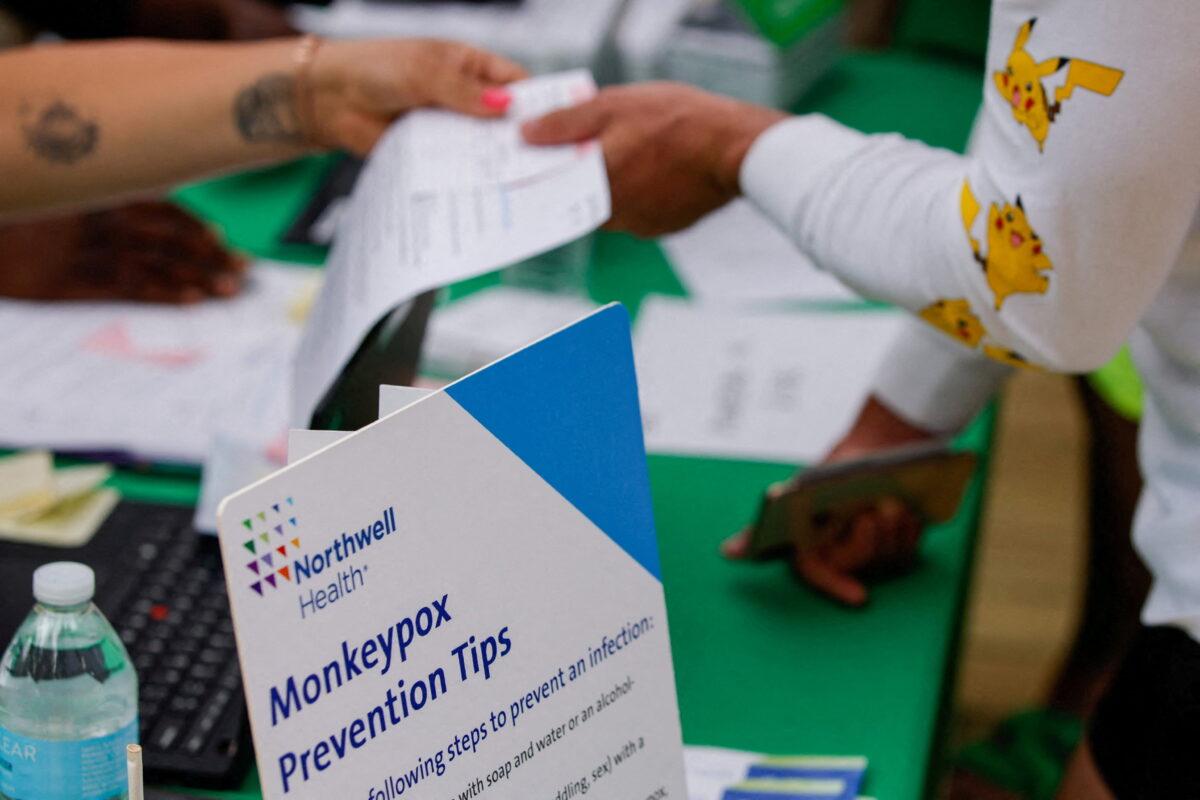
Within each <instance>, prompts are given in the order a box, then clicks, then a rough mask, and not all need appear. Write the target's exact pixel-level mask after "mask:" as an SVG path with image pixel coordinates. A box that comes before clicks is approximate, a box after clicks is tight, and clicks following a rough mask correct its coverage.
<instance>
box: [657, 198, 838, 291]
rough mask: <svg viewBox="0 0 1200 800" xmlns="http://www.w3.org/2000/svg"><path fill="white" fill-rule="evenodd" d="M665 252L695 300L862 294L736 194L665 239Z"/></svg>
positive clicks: (663, 243) (663, 241)
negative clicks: (819, 264) (825, 269)
mask: <svg viewBox="0 0 1200 800" xmlns="http://www.w3.org/2000/svg"><path fill="white" fill-rule="evenodd" d="M662 246H663V249H664V250H665V251H666V254H667V258H668V260H670V262H671V265H672V266H673V267H674V269H675V273H676V274H677V275H678V276H679V280H680V282H681V283H683V285H684V286H685V287H687V290H688V294H690V295H691V296H692V297H694V298H696V299H697V300H703V301H705V302H713V303H736V304H759V303H762V304H776V305H777V304H780V303H788V302H796V301H802V302H843V301H852V300H857V299H859V298H858V296H857V295H856V294H855V293H854V292H852V291H851V290H850V289H848V288H846V286H844V285H843V284H842V283H841V281H839V280H838V279H837V278H835V277H833V276H832V275H829V274H828V273H825V272H822V271H821V270H819V269H818V268H817V266H816V265H815V264H814V263H813V261H812V259H810V258H809V257H808V256H807V255H805V254H804V253H802V252H801V251H800V250H799V249H798V248H797V247H796V245H795V244H793V243H792V241H791V240H790V239H788V237H787V236H786V235H785V234H784V233H783V232H781V231H780V230H779V229H778V228H777V227H775V225H773V224H772V223H771V221H770V220H768V219H767V218H766V217H765V216H763V215H762V213H761V212H759V211H758V210H757V209H756V208H755V207H754V206H753V205H751V204H750V203H749V202H748V201H746V200H735V201H734V202H732V203H730V204H729V205H727V206H725V207H724V208H722V209H720V210H719V211H716V212H714V213H712V214H710V215H709V216H708V217H706V218H705V219H703V220H702V221H700V222H698V223H696V224H695V225H693V226H692V227H690V228H688V229H687V230H685V231H682V232H680V233H677V234H674V235H672V236H667V237H665V238H664V239H663V240H662Z"/></svg>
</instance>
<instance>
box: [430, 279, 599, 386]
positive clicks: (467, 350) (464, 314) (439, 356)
mask: <svg viewBox="0 0 1200 800" xmlns="http://www.w3.org/2000/svg"><path fill="white" fill-rule="evenodd" d="M596 308H597V306H596V304H595V303H593V302H591V301H590V300H588V299H586V298H584V297H579V296H577V295H567V294H551V293H548V292H539V291H534V290H530V289H517V288H514V287H511V286H497V287H495V288H492V289H485V290H483V291H481V292H477V293H475V294H473V295H471V296H469V297H465V298H463V299H462V300H459V301H457V302H455V303H452V304H450V305H448V306H445V307H443V308H439V309H437V310H436V311H435V312H434V313H433V317H432V319H430V321H429V331H428V333H427V334H426V336H425V348H424V352H423V353H422V362H421V363H422V365H423V367H424V368H425V369H428V370H429V371H431V372H433V373H435V374H439V375H445V376H448V377H455V378H457V377H461V376H463V375H466V374H467V373H469V372H474V371H475V370H477V369H480V368H482V367H485V366H487V365H488V364H490V363H492V362H493V361H495V360H497V359H499V358H503V357H504V356H506V355H508V354H509V353H512V352H514V351H516V350H519V349H520V348H522V347H524V346H525V345H527V344H529V343H531V342H534V341H536V340H538V339H540V338H542V337H543V336H546V335H547V334H550V333H553V332H554V331H556V330H558V329H559V328H562V327H564V326H566V325H570V324H571V323H572V322H575V321H576V320H578V319H581V318H582V317H585V316H587V315H588V314H590V313H591V312H593V311H595V310H596Z"/></svg>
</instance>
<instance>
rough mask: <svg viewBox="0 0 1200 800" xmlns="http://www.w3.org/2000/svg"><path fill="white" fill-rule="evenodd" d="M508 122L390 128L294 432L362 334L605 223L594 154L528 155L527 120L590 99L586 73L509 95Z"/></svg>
mask: <svg viewBox="0 0 1200 800" xmlns="http://www.w3.org/2000/svg"><path fill="white" fill-rule="evenodd" d="M510 89H511V92H512V98H513V99H512V104H511V106H510V109H509V114H508V116H507V117H505V118H503V119H493V120H483V119H473V118H468V117H464V116H460V115H456V114H452V113H450V112H446V111H432V110H426V111H416V112H413V113H411V114H409V115H408V116H406V117H405V118H404V119H402V120H400V121H399V122H398V123H396V124H395V125H393V126H392V127H391V128H390V129H389V130H388V132H387V133H386V135H385V136H384V137H383V139H382V140H381V141H380V143H379V145H378V146H377V147H376V148H375V151H374V152H373V153H372V154H371V158H370V160H369V161H368V162H367V166H366V168H365V169H364V170H363V172H362V175H361V176H360V177H359V181H358V184H357V186H356V187H355V192H354V195H353V197H352V198H351V200H350V203H351V205H350V208H349V211H348V213H347V214H346V217H345V228H344V229H343V230H341V231H339V234H338V237H337V240H336V242H335V244H334V247H333V250H332V252H331V253H330V256H329V262H328V267H327V279H326V283H325V288H324V291H323V292H322V294H321V296H320V297H319V298H318V300H317V304H316V306H315V308H314V309H313V314H312V318H311V320H310V324H309V326H308V329H307V330H306V331H305V335H304V339H303V341H302V343H301V348H300V355H299V358H298V360H297V366H296V374H295V392H294V396H293V413H292V423H293V425H295V426H296V427H307V425H308V422H309V419H310V417H311V414H312V411H313V409H314V408H315V407H316V404H317V402H318V401H319V399H320V398H321V396H322V395H323V394H324V392H325V391H326V389H327V388H328V387H329V385H330V384H331V383H332V381H333V380H334V378H335V376H336V375H337V374H338V372H339V371H340V370H341V368H342V366H343V365H344V364H345V363H346V361H347V360H348V359H349V358H350V357H351V355H353V353H354V352H355V350H356V349H357V348H358V346H359V343H360V342H361V341H362V339H363V336H364V335H365V334H366V332H367V331H369V330H370V329H371V327H372V326H373V325H374V324H375V323H376V322H378V321H379V319H380V318H382V317H383V315H384V314H386V313H387V312H389V311H391V310H392V309H393V308H395V307H396V306H398V305H400V304H401V303H404V302H406V301H407V300H409V299H411V298H413V297H415V296H416V295H417V294H418V293H420V292H422V291H426V290H428V289H432V288H435V287H438V286H445V285H447V284H450V283H454V282H455V281H459V280H463V279H466V278H469V277H473V276H475V275H479V274H482V273H484V272H488V271H490V270H493V269H497V268H499V267H501V266H504V265H506V264H511V263H515V262H517V261H520V260H522V259H524V258H528V257H529V256H532V255H535V254H537V253H540V252H543V251H545V250H548V249H550V248H552V247H556V246H558V245H560V244H563V243H564V242H567V241H570V240H572V239H574V238H577V237H579V236H582V235H583V234H585V233H588V232H590V231H592V230H594V229H595V228H596V227H597V226H599V225H600V224H601V223H603V222H604V220H606V219H608V215H609V210H610V209H609V195H608V182H607V179H606V178H605V174H604V161H603V158H602V156H601V154H600V152H599V149H598V148H595V147H582V148H581V147H576V146H574V145H572V146H567V147H556V148H533V147H529V146H527V145H526V144H524V142H523V141H522V140H521V137H520V134H519V131H518V126H519V124H520V122H521V121H522V120H525V119H528V118H531V117H533V116H536V115H537V114H539V113H543V112H545V111H547V110H550V109H553V108H559V107H562V106H565V105H569V104H571V103H573V102H578V101H580V100H583V99H586V98H588V97H590V96H592V95H593V94H594V93H595V91H596V89H595V84H594V82H593V81H592V78H591V76H590V75H589V74H588V73H587V72H582V71H580V72H569V73H564V74H561V75H550V76H545V77H539V78H534V79H531V80H528V81H523V82H521V83H516V84H513V85H512V86H511V87H510Z"/></svg>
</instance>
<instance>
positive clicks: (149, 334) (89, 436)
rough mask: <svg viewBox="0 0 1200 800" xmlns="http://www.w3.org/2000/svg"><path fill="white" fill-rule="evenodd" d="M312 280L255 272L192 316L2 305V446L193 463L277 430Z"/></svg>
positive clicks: (276, 268) (135, 308)
mask: <svg viewBox="0 0 1200 800" xmlns="http://www.w3.org/2000/svg"><path fill="white" fill-rule="evenodd" d="M318 280H319V277H318V275H317V274H316V273H314V272H313V271H312V270H310V269H306V268H299V267H287V266H283V265H273V264H258V265H256V266H255V267H254V268H253V270H252V271H251V273H250V278H249V281H248V284H247V287H246V289H245V290H244V291H243V292H242V294H241V295H239V296H238V297H236V298H233V299H231V300H213V301H208V302H205V303H201V304H199V305H196V306H191V307H183V308H178V307H166V306H149V305H144V304H133V303H26V302H17V301H0V387H3V389H2V390H0V444H2V445H3V446H7V447H47V448H51V449H55V450H65V451H81V450H87V451H118V452H122V453H128V454H132V455H135V456H138V457H142V458H145V459H150V460H158V461H174V462H185V463H193V464H197V463H200V462H201V461H202V460H203V459H204V455H205V452H206V450H207V449H208V447H209V444H210V441H211V439H212V437H213V436H214V434H215V433H216V432H217V431H219V430H222V429H226V428H230V427H233V428H250V429H258V430H265V429H267V428H275V429H277V430H278V432H279V433H282V432H283V430H284V426H285V425H286V421H287V411H288V398H287V391H288V378H289V376H290V372H291V361H292V358H293V356H294V354H295V349H296V344H297V342H298V341H299V337H300V325H299V323H298V322H297V321H296V320H295V319H294V316H295V314H294V313H293V312H294V310H295V307H296V305H297V303H299V302H302V301H303V299H304V297H305V295H306V294H307V293H308V292H311V290H312V284H313V282H315V281H318Z"/></svg>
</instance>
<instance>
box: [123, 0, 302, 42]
mask: <svg viewBox="0 0 1200 800" xmlns="http://www.w3.org/2000/svg"><path fill="white" fill-rule="evenodd" d="M130 29H131V30H130V32H129V33H130V35H131V36H149V37H153V38H159V39H209V40H252V39H272V38H276V37H280V36H295V35H296V33H297V31H296V29H295V27H294V26H293V25H292V23H291V22H290V21H289V20H288V17H287V13H286V12H285V11H284V10H283V9H282V8H280V7H279V6H275V5H271V4H270V3H267V2H264V0H134V3H133V8H132V11H131V14H130Z"/></svg>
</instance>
